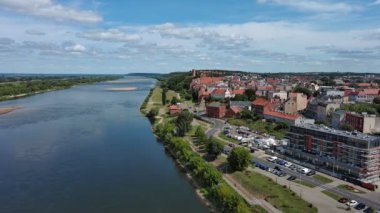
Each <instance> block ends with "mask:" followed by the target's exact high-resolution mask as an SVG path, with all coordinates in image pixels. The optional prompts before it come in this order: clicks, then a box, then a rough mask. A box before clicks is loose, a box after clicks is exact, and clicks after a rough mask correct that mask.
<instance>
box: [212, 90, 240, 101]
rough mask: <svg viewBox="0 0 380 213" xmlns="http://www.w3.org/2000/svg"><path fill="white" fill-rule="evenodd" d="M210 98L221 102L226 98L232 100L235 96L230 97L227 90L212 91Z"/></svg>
mask: <svg viewBox="0 0 380 213" xmlns="http://www.w3.org/2000/svg"><path fill="white" fill-rule="evenodd" d="M210 95H211V98H212V99H214V100H223V99H226V98H233V97H235V95H232V94H231V92H230V90H229V89H214V90H213V91H212V92H211V94H210Z"/></svg>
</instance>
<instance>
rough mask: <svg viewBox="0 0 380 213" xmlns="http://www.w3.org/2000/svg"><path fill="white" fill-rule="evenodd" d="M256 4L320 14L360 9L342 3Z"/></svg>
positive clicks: (291, 0) (278, 0) (274, 0)
mask: <svg viewBox="0 0 380 213" xmlns="http://www.w3.org/2000/svg"><path fill="white" fill-rule="evenodd" d="M377 1H380V0H377ZM257 2H258V3H260V4H266V3H271V4H276V5H283V6H288V7H292V8H295V9H297V10H301V11H312V12H321V13H332V12H351V11H355V10H359V9H360V7H358V6H355V5H351V4H347V3H343V2H338V3H335V2H328V1H316V0H257Z"/></svg>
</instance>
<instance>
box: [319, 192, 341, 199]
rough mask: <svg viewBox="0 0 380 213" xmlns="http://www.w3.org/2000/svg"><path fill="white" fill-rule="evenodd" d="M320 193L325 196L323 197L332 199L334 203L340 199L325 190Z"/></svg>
mask: <svg viewBox="0 0 380 213" xmlns="http://www.w3.org/2000/svg"><path fill="white" fill-rule="evenodd" d="M322 193H323V194H325V195H327V196H329V197H331V198H332V199H334V200H336V201H338V200H339V199H340V198H341V197H340V196H339V195H337V194H335V193H333V192H329V191H327V190H323V191H322Z"/></svg>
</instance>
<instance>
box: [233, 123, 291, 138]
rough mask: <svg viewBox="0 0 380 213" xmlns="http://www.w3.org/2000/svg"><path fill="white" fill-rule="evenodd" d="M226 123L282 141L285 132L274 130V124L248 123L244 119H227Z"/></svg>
mask: <svg viewBox="0 0 380 213" xmlns="http://www.w3.org/2000/svg"><path fill="white" fill-rule="evenodd" d="M228 122H229V123H230V124H233V125H235V126H246V127H248V128H250V129H253V130H257V131H260V132H264V133H267V134H268V135H273V136H275V137H276V138H277V139H283V138H284V137H285V135H286V131H285V130H283V129H281V130H275V127H276V125H277V124H276V123H269V122H263V121H255V122H252V121H248V120H244V119H236V118H232V119H228Z"/></svg>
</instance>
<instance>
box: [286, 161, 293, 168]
mask: <svg viewBox="0 0 380 213" xmlns="http://www.w3.org/2000/svg"><path fill="white" fill-rule="evenodd" d="M292 165H293V164H292V163H290V162H286V163H285V165H284V166H285V167H290V166H292Z"/></svg>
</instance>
